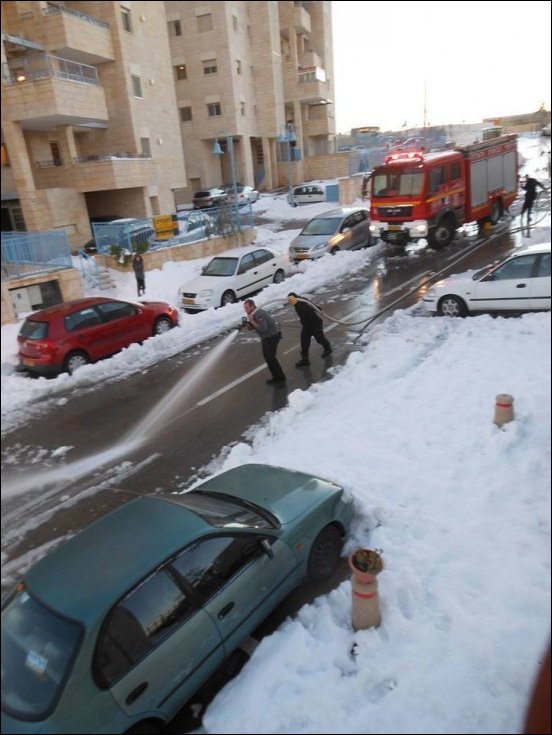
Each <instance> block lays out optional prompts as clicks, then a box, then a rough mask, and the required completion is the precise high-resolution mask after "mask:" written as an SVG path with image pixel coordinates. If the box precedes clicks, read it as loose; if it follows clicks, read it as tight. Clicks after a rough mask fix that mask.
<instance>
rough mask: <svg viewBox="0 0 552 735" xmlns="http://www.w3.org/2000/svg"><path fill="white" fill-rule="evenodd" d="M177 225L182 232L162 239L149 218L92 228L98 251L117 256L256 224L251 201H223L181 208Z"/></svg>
mask: <svg viewBox="0 0 552 735" xmlns="http://www.w3.org/2000/svg"><path fill="white" fill-rule="evenodd" d="M176 225H177V226H178V230H179V232H178V233H177V234H175V235H174V236H173V237H170V238H168V239H163V240H157V239H156V235H155V229H154V226H153V221H152V220H149V219H140V220H138V219H136V220H131V221H128V222H97V223H94V224H93V225H92V229H93V231H94V240H95V241H96V250H97V252H98V253H101V254H104V255H113V256H115V257H118V256H121V255H122V256H124V255H129V254H131V253H133V252H135V251H140V252H145V251H146V250H156V249H158V248H167V247H172V246H173V245H185V244H187V243H189V242H197V241H198V240H207V239H209V238H211V237H224V236H226V235H232V234H234V233H236V232H239V231H240V230H249V229H252V228H253V226H254V225H253V212H252V209H251V204H250V203H247V204H245V205H242V206H241V207H236V206H234V205H231V204H224V205H223V206H222V207H209V208H205V209H199V210H198V209H194V210H186V211H180V212H178V213H177V215H176V223H175V226H176Z"/></svg>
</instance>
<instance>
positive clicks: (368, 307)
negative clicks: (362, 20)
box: [2, 222, 514, 732]
mask: <svg viewBox="0 0 552 735" xmlns="http://www.w3.org/2000/svg"><path fill="white" fill-rule="evenodd" d="M293 225H294V229H296V228H297V227H298V226H299V225H298V224H297V222H295V223H293ZM475 244H476V240H475V238H470V239H467V240H464V241H462V242H458V243H454V244H453V245H452V246H451V247H449V248H448V249H447V250H446V251H443V252H442V253H435V252H432V251H428V252H422V253H420V254H419V255H417V256H416V257H408V258H406V257H404V256H399V255H397V254H394V253H393V252H392V251H385V252H382V254H381V255H380V256H379V257H377V258H375V259H374V260H373V261H372V262H371V263H370V264H368V265H367V266H365V268H363V269H362V270H361V271H359V272H357V273H356V274H354V275H353V276H352V277H350V278H348V279H347V280H346V282H345V283H340V282H336V283H332V284H329V285H328V286H326V287H324V288H323V289H321V290H319V291H318V292H317V293H316V300H317V302H318V303H320V304H321V305H323V309H324V311H326V312H327V313H328V314H330V315H331V316H332V317H334V318H336V319H343V320H346V321H349V322H352V321H360V320H367V319H369V318H370V317H371V316H373V315H374V314H376V313H377V312H378V311H379V310H381V309H382V308H384V307H387V306H390V305H391V306H392V308H405V307H407V306H409V305H411V304H413V303H415V302H416V301H417V300H418V298H419V297H420V291H419V290H418V289H419V287H420V285H421V284H423V283H424V282H425V281H426V279H427V278H428V277H429V276H430V274H432V273H435V272H437V271H439V270H441V269H442V268H446V267H447V266H449V267H451V266H450V264H451V263H454V260H455V258H457V257H458V256H460V255H463V254H466V253H470V251H472V250H473V248H474V245H475ZM513 244H514V240H513V239H512V237H510V236H508V235H507V234H505V235H504V237H502V238H500V239H499V240H493V241H492V242H490V243H488V244H486V245H483V246H482V247H480V248H478V249H477V250H474V251H473V252H471V253H470V254H469V255H468V256H467V257H465V258H464V259H463V260H462V262H461V263H459V264H457V265H453V266H452V267H451V270H452V271H453V272H459V271H463V270H467V269H468V268H479V267H482V266H483V265H485V264H486V263H488V262H491V261H492V260H495V259H496V258H498V257H500V256H501V255H503V254H505V253H506V252H508V251H509V250H510V249H511V247H512V246H513ZM411 291H413V293H411V294H410V295H409V296H407V297H406V298H404V299H403V300H401V301H398V302H397V300H398V299H400V298H401V297H402V296H404V295H405V294H408V293H409V292H411ZM396 302H397V303H396ZM393 304H395V305H394V306H393ZM391 311H392V309H391V310H390V311H389V312H386V313H385V314H383V315H382V316H381V317H380V319H384V318H386V317H387V316H389V313H391ZM273 313H274V314H275V316H276V318H277V319H278V320H279V321H280V323H281V326H282V331H283V334H284V338H283V340H282V342H281V344H280V348H279V352H278V355H279V359H280V362H281V363H282V366H283V368H284V371H285V372H286V374H287V377H288V383H287V386H286V388H285V389H274V388H272V387H270V386H267V385H266V384H265V379H266V377H268V371H267V369H266V366H265V365H264V362H263V360H262V356H261V351H260V345H259V340H258V338H257V337H256V335H253V334H241V333H240V334H239V335H238V336H237V338H236V339H234V340H233V342H231V344H230V345H229V346H228V348H227V351H226V352H225V355H224V359H221V360H220V361H218V362H217V363H216V365H215V366H214V367H213V369H212V370H210V371H209V372H208V373H207V374H206V375H205V377H204V380H203V381H202V382H200V384H198V385H197V387H196V389H195V391H194V392H193V394H192V395H190V396H188V397H187V400H186V403H185V405H183V407H182V411H181V412H180V413H178V414H177V415H176V416H173V417H172V419H171V421H170V423H169V424H168V425H161V427H160V429H159V431H156V432H155V433H152V435H151V437H150V438H149V440H148V441H147V443H146V444H145V445H144V446H142V447H141V448H139V449H137V450H135V451H134V452H133V451H129V453H128V454H127V455H124V456H123V457H121V458H120V459H119V460H118V462H117V463H116V466H114V467H109V466H108V467H105V468H103V469H102V470H101V471H100V472H97V471H91V473H90V475H89V476H87V477H84V478H83V479H82V480H80V481H79V482H76V483H73V484H68V485H65V486H63V487H61V488H59V489H56V488H49V489H48V492H44V491H40V492H36V493H33V492H30V493H27V494H25V495H24V496H23V497H21V496H19V497H17V498H16V499H9V498H8V499H6V500H3V502H2V551H3V558H4V562H3V566H4V572H6V569H7V570H8V574H7V579H8V581H10V582H11V581H13V579H12V578H13V577H17V576H18V566H19V562H18V560H21V565H22V566H24V565H25V564H28V563H29V561H30V560H32V559H33V555H34V554H35V553H36V552H37V551H39V552H40V550H41V547H43V546H47V545H49V544H50V543H51V542H52V541H54V540H55V539H56V538H59V537H62V536H65V535H66V534H68V533H71V532H75V531H77V530H79V529H80V528H83V527H85V526H86V525H88V524H89V523H90V522H91V521H92V520H94V519H95V518H97V517H99V516H101V515H103V514H104V513H106V512H107V511H108V510H110V509H112V508H113V507H115V506H116V505H118V504H120V503H124V502H126V500H128V499H129V498H131V497H133V496H134V495H135V494H139V495H142V494H146V493H151V492H157V493H170V492H173V491H175V490H183V489H185V488H186V487H188V486H190V485H191V484H192V483H193V482H194V481H195V480H196V479H197V478H198V477H203V476H206V475H208V474H210V469H209V468H210V463H211V461H212V460H214V459H215V458H216V457H218V456H219V455H220V452H221V451H223V452H224V451H228V450H229V448H230V447H232V446H233V445H234V444H235V443H237V442H239V441H245V442H247V441H249V439H250V437H251V433H250V432H251V431H252V429H251V427H254V426H255V425H256V424H257V423H258V422H259V421H262V420H263V417H265V416H266V415H267V414H268V413H269V412H271V411H277V410H279V409H280V408H283V407H284V406H286V405H287V396H288V393H290V392H291V391H293V390H295V389H297V388H301V389H306V388H308V387H309V386H310V385H311V384H312V383H313V382H319V381H324V380H328V379H331V370H330V369H331V368H332V367H336V366H339V365H341V364H343V363H344V362H345V361H346V360H347V358H348V356H349V355H350V354H351V352H353V351H355V350H358V349H362V344H361V343H359V342H355V339H356V338H357V337H358V335H359V328H360V327H354V328H349V327H346V326H343V325H336V324H334V323H329V322H326V325H327V326H326V332H327V334H328V338H329V340H330V342H331V343H332V345H333V348H334V352H333V354H332V356H331V358H329V359H326V360H323V359H322V358H321V357H320V354H319V353H320V348H319V346H318V345H317V344H316V343H313V345H312V347H311V366H310V367H309V368H304V369H300V370H299V369H297V368H295V367H294V363H295V361H296V360H297V359H298V357H299V350H298V342H299V331H300V330H299V322H298V320H297V317H296V315H295V311H294V309H292V308H291V307H289V306H282V307H280V308H278V310H277V311H275V312H273ZM428 318H431V317H428ZM366 334H367V335H368V338H369V329H368V331H367V332H366ZM219 341H220V338H217V339H214V340H211V341H210V342H208V343H205V344H203V345H201V346H199V347H198V348H194V349H193V350H190V351H188V352H185V353H181V354H179V355H177V356H176V357H173V358H170V359H166V360H163V361H162V362H160V363H158V364H157V365H155V366H153V367H151V368H149V369H147V370H146V371H144V372H143V373H142V374H139V375H134V376H132V377H130V378H126V379H124V380H121V381H117V382H114V383H108V384H105V385H103V386H99V387H97V388H94V389H91V390H88V391H79V393H77V394H76V395H73V394H72V395H70V396H69V397H70V400H69V401H67V403H65V405H59V398H58V400H56V401H54V402H52V403H50V404H48V403H46V404H44V406H43V407H42V409H41V411H40V412H39V414H38V416H37V417H36V418H34V419H33V420H32V421H31V422H29V423H28V424H26V425H24V426H21V427H20V428H19V429H17V430H14V431H13V432H11V433H9V434H7V435H6V436H4V438H3V446H2V460H3V474H5V473H6V469H7V466H6V461H7V460H8V458H9V457H10V456H11V455H16V456H17V457H18V459H19V464H18V469H22V468H23V469H25V468H27V469H28V468H29V467H30V468H32V466H33V459H34V458H36V457H37V456H38V455H39V453H40V452H41V451H42V450H44V451H45V452H48V453H50V452H52V451H53V450H54V449H56V448H58V447H61V446H72V447H74V449H73V450H72V452H71V454H70V458H71V461H74V460H78V459H82V460H83V461H84V460H85V459H86V457H87V456H89V455H91V454H94V453H96V452H99V451H102V450H103V449H105V448H108V447H113V446H116V445H117V443H118V442H120V440H121V437H123V436H124V435H125V434H126V432H127V431H128V428H129V427H130V426H133V425H135V424H137V423H138V422H139V421H140V420H141V419H142V418H143V416H144V415H146V414H147V413H148V411H150V410H151V409H152V407H154V406H155V405H156V404H157V403H158V402H159V401H160V400H161V399H162V398H163V397H164V396H165V395H166V394H167V392H168V391H169V390H170V389H171V388H172V387H173V386H174V385H175V384H176V383H177V382H178V381H180V379H181V378H182V377H183V376H184V375H186V374H187V373H189V372H190V371H191V370H192V369H193V368H194V367H195V366H196V365H197V364H198V362H199V361H201V360H202V359H203V358H204V356H205V355H206V354H208V353H209V351H210V350H211V349H212V347H213V346H214V345H216V344H218V342H219ZM114 486H116V487H117V488H118V490H116V491H114V490H113V487H114ZM6 565H7V566H6ZM346 574H347V571H346V567H345V566H342V568H341V569H340V570H339V573H338V574H337V575H336V577H335V578H334V579H333V580H331V581H330V585H325V586H324V587H323V588H309V587H306V588H304V589H301V590H298V591H297V593H295V594H294V595H291V596H290V598H288V600H286V601H285V602H284V603H283V604H282V605H281V606H280V607H279V608H278V610H277V611H276V612H275V613H274V615H273V616H271V617H270V619H269V620H268V621H267V623H266V624H263V626H261V628H262V630H260V631H259V632H258V634H259V635H262V634H265V633H266V632H268V631H269V630H273V629H274V628H275V627H277V625H278V624H279V623H280V622H281V620H283V619H285V617H287V616H288V615H290V614H293V613H294V612H295V611H296V610H297V609H298V608H299V607H300V606H301V605H302V604H303V603H304V602H305V601H308V600H312V599H313V598H314V597H316V596H317V595H318V594H322V593H324V592H327V591H328V590H329V589H331V588H332V587H333V586H335V585H336V584H337V583H338V582H339V581H341V580H342V579H343V578H344V577H345V576H346ZM3 578H4V575H3ZM245 660H246V656H243V658H242V660H241V661H240V662H238V663H243V661H245ZM227 679H228V676H227V675H226V674H225V673H224V671H223V672H221V674H220V677H215V678H214V679H213V681H212V682H211V683H210V685H209V686H208V687H206V688H204V691H203V690H202V692H201V693H200V694H199V695H198V696H197V697H195V698H194V700H193V701H192V703H191V705H189V706H188V707H187V708H185V709H184V710H183V712H182V713H181V715H180V716H179V717H178V718H177V719H176V720H175V722H174V723H172V725H171V728H170V730H169V731H170V732H186V731H188V730H190V729H193V728H194V727H197V726H198V723H199V721H200V720H199V719H198V714H200V711H202V710H203V709H204V706H205V704H206V702H208V701H209V699H210V697H211V696H212V695H213V694H214V693H215V692H216V691H217V689H218V688H219V687H220V686H221V684H222V683H224V682H225V681H227ZM194 704H196V705H197V706H195V707H194V706H193V705H194Z"/></svg>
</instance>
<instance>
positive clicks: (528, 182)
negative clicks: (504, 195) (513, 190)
mask: <svg viewBox="0 0 552 735" xmlns="http://www.w3.org/2000/svg"><path fill="white" fill-rule="evenodd" d="M537 186H540V188H541V189H544V186H543V185H542V184H541V183H540V181H537V180H536V179H533V178H532V177H531V176H529V175H528V174H526V176H525V183H523V184H522V185H521V188H522V189H524V190H525V199H524V200H523V207H522V209H521V217H520V220H521V219H522V218H523V215H524V213H525V212H527V223H528V224H529V222H531V210H532V209H533V204H534V203H535V199H536V198H537Z"/></svg>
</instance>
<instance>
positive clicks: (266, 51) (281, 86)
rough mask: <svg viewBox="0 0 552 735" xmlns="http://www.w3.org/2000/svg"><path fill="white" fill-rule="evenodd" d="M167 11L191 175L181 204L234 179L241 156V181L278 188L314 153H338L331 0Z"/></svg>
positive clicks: (301, 173) (198, 5) (177, 5)
mask: <svg viewBox="0 0 552 735" xmlns="http://www.w3.org/2000/svg"><path fill="white" fill-rule="evenodd" d="M165 7H166V12H167V23H168V30H169V45H170V53H171V63H172V67H173V74H174V82H175V87H176V98H177V105H178V116H179V120H180V127H181V133H182V142H183V147H184V156H185V160H186V169H187V174H188V179H189V185H188V187H187V189H185V190H182V191H181V192H179V194H178V195H179V196H180V197H181V200H182V201H190V199H191V195H192V193H193V192H194V191H196V190H198V189H202V188H208V187H212V186H217V185H220V184H221V183H231V181H232V162H234V168H235V172H236V178H237V180H238V181H239V182H241V183H243V184H251V185H254V186H257V187H259V188H261V189H269V190H270V189H274V188H276V187H278V186H280V185H283V184H286V183H287V182H288V180H289V178H291V179H292V181H294V182H297V181H301V180H303V179H304V178H305V173H306V171H307V164H306V161H307V160H308V158H309V157H315V156H321V155H322V156H324V155H327V154H331V153H333V142H334V136H335V121H334V115H333V109H334V107H333V100H334V94H333V51H332V35H331V28H332V24H331V3H330V2H287V1H284V2H270V1H269V2H261V1H259V0H255V1H254V2H246V1H240V0H230V1H228V2H211V3H208V4H207V3H205V1H204V0H203V2H194V1H193V0H186V1H185V2H172V1H166V2H165ZM217 142H218V143H219V145H220V147H221V148H222V150H223V155H222V156H217V155H214V154H213V150H214V149H215V145H216V143H217ZM217 148H218V147H217ZM232 159H234V160H233V161H232ZM330 175H333V172H332V173H331V174H330Z"/></svg>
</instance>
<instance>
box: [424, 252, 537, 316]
mask: <svg viewBox="0 0 552 735" xmlns="http://www.w3.org/2000/svg"><path fill="white" fill-rule="evenodd" d="M423 302H424V304H425V306H426V308H427V309H428V310H429V311H431V312H436V313H438V314H442V315H444V316H466V314H469V313H470V312H481V311H539V310H543V309H550V243H546V244H541V245H529V246H527V247H524V248H521V249H520V250H516V251H514V252H513V253H510V255H508V256H507V257H506V258H505V259H504V260H502V261H500V263H498V264H493V265H488V266H486V267H485V268H483V269H482V270H479V271H467V272H466V273H459V274H456V275H453V276H450V277H449V278H445V279H443V280H442V281H438V282H437V283H436V284H435V285H434V286H431V287H430V288H429V289H428V290H427V292H426V294H425V295H424V297H423Z"/></svg>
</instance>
